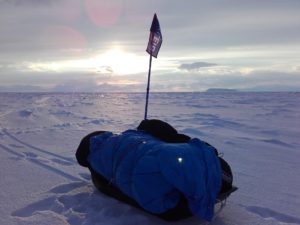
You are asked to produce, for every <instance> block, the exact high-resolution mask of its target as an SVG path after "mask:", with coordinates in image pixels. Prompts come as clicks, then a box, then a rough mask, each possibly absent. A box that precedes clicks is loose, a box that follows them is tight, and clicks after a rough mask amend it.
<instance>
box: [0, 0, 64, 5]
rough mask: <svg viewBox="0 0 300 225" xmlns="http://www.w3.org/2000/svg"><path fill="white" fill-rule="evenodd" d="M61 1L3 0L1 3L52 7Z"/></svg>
mask: <svg viewBox="0 0 300 225" xmlns="http://www.w3.org/2000/svg"><path fill="white" fill-rule="evenodd" d="M57 2H61V0H2V1H0V3H6V4H11V5H14V6H42V5H46V6H48V5H51V4H55V3H57Z"/></svg>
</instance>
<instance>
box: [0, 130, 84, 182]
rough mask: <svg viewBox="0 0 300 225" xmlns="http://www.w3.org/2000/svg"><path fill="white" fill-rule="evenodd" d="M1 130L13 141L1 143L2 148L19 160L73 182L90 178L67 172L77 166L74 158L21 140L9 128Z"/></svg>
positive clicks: (4, 135)
mask: <svg viewBox="0 0 300 225" xmlns="http://www.w3.org/2000/svg"><path fill="white" fill-rule="evenodd" d="M1 131H2V137H8V138H9V139H10V140H11V141H13V142H12V143H11V144H1V143H0V148H1V149H3V150H5V151H6V152H8V153H10V154H12V155H14V156H15V157H16V159H17V160H26V161H28V162H30V163H33V164H34V165H37V166H39V167H42V168H44V169H46V170H48V171H50V172H52V173H54V174H56V175H59V176H62V177H64V178H66V179H68V180H70V181H72V182H74V181H84V182H86V181H87V180H88V179H89V178H88V175H85V174H79V175H72V174H69V173H68V172H66V171H68V170H67V168H68V167H70V166H77V162H76V161H75V160H74V159H73V158H70V157H66V156H61V155H59V154H56V153H53V152H51V151H49V150H45V149H42V148H39V147H36V146H34V145H31V144H29V143H27V142H25V141H22V140H20V139H19V138H17V137H16V136H14V135H13V134H11V133H10V132H9V131H8V130H7V129H2V130H1Z"/></svg>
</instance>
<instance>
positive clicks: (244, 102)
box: [0, 93, 300, 225]
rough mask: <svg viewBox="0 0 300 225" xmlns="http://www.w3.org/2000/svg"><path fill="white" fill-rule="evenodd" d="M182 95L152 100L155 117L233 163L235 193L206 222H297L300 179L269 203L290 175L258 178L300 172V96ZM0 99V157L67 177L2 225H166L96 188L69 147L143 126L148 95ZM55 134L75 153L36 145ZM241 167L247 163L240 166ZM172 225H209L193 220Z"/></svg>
mask: <svg viewBox="0 0 300 225" xmlns="http://www.w3.org/2000/svg"><path fill="white" fill-rule="evenodd" d="M181 97H182V96H181V95H180V94H177V95H176V94H164V93H162V94H153V95H151V96H150V107H149V114H150V115H151V117H152V118H160V119H162V120H166V121H167V122H169V123H171V124H172V125H174V127H175V128H176V129H178V130H179V131H180V132H182V133H186V134H188V135H191V136H193V137H199V138H201V139H202V138H203V139H205V140H207V141H208V142H209V143H211V144H213V145H215V146H216V147H217V148H218V147H219V148H220V149H221V152H223V151H225V159H227V160H228V161H229V163H231V166H232V169H233V172H234V180H235V184H236V185H237V186H239V190H238V191H237V192H236V193H234V194H233V196H232V197H230V198H229V200H228V203H227V207H225V209H224V210H223V211H222V212H221V213H220V214H219V215H217V216H216V218H215V219H214V221H212V222H211V223H210V224H212V225H234V224H241V225H244V224H245V225H246V224H247V225H248V224H249V225H250V224H270V225H271V224H275V225H281V224H300V218H299V217H297V216H295V215H297V213H295V212H297V211H298V212H299V214H298V215H300V211H299V208H300V196H299V193H298V192H297V191H295V190H296V188H295V187H297V186H299V183H297V180H296V181H295V182H296V183H295V184H288V185H286V183H284V185H285V186H284V187H282V190H281V191H282V193H283V194H281V193H276V192H274V193H272V192H271V195H270V196H268V197H267V196H266V199H264V198H263V196H264V194H265V193H267V192H264V191H265V189H267V188H272V187H274V186H275V187H276V186H278V185H280V179H282V178H285V173H284V172H282V171H277V173H276V174H275V176H278V177H279V175H280V178H278V179H271V180H270V182H265V181H264V179H262V178H260V176H261V175H260V173H261V174H264V175H266V176H268V178H269V176H272V175H274V173H273V172H274V171H273V168H269V167H268V166H267V165H275V166H274V169H276V167H277V166H280V165H281V164H280V163H279V162H278V160H279V159H280V160H282V161H281V162H282V164H283V165H282V167H281V168H282V170H289V169H290V168H295V172H294V173H293V174H297V171H299V166H297V160H296V159H295V158H296V156H299V153H298V152H297V151H298V150H299V147H300V144H299V141H298V137H299V134H300V132H299V128H297V127H298V125H299V121H300V113H299V112H300V107H299V101H297V99H298V100H299V95H298V94H293V93H291V94H288V96H284V94H276V93H274V94H273V95H271V94H265V95H259V94H252V95H251V94H240V95H238V94H237V95H232V94H228V96H223V95H221V96H218V95H214V94H212V95H211V94H210V95H208V94H202V95H199V96H197V95H193V94H187V95H185V96H184V100H179V99H180V98H181ZM293 98H294V99H293ZM199 99H200V100H199ZM0 100H1V101H0V102H1V108H0V151H3V152H5V153H6V155H9V156H10V158H9V159H10V160H12V161H13V162H19V163H21V164H20V165H23V168H22V169H25V170H26V165H27V164H30V165H33V167H36V168H40V169H41V170H43V171H45V176H47V174H52V175H55V176H57V177H60V178H61V179H63V180H64V182H61V180H60V181H57V182H55V180H54V183H56V184H55V185H54V186H51V187H49V188H48V190H47V191H46V192H43V193H34V194H35V195H40V199H39V200H37V201H33V202H32V201H31V202H29V203H26V204H24V205H22V206H21V205H19V207H18V208H17V209H15V210H12V211H10V217H9V218H7V215H2V219H3V221H4V222H5V224H13V225H16V224H18V225H19V224H21V225H23V224H24V225H25V224H26V225H36V224H45V225H50V224H57V225H60V224H64V225H66V224H70V225H81V224H82V225H91V224H93V225H96V224H111V225H116V224H125V225H126V224H128V225H130V224H161V225H164V224H170V223H167V222H164V221H162V220H160V219H158V218H156V217H154V216H151V215H149V214H147V213H145V212H143V211H141V210H138V209H135V208H133V207H131V206H128V205H125V204H123V203H121V202H119V201H117V200H114V199H111V198H109V197H107V196H105V195H103V194H101V193H99V192H98V191H97V190H96V189H95V188H94V186H93V185H92V182H91V179H90V175H89V172H88V170H87V169H86V168H81V167H80V166H79V165H78V164H77V162H76V159H75V157H74V154H75V151H76V147H74V146H76V144H74V145H67V144H69V142H70V141H74V140H76V141H77V143H79V140H80V139H81V138H82V137H83V136H84V135H86V134H87V133H89V132H91V131H95V130H110V131H122V130H125V129H128V128H132V127H134V126H137V125H138V123H139V121H140V120H139V119H138V118H142V114H143V112H141V110H140V108H143V94H135V95H134V94H133V95H130V94H69V95H68V94H25V95H24V94H6V95H0ZM11 102H12V103H11ZM297 102H298V104H296V103H297ZM2 106H3V107H2ZM285 118H288V120H284V119H285ZM188 125H190V126H188ZM68 132H72V133H71V134H70V136H66V137H61V136H64V135H65V134H68ZM38 135H40V136H38ZM51 135H52V136H51ZM72 135H75V137H72ZM45 136H46V137H45ZM47 136H49V140H48V139H47ZM50 136H51V138H53V137H56V138H57V139H53V142H56V141H58V143H55V146H59V147H63V148H68V147H69V146H72V147H73V148H72V149H71V150H72V151H71V152H72V154H62V153H60V152H59V150H57V149H56V148H55V147H53V148H52V147H50V148H44V147H40V146H44V144H45V143H43V141H40V140H39V139H38V137H43V138H44V139H43V140H44V141H46V142H47V143H46V144H47V145H46V146H51V141H50ZM35 137H36V138H35ZM24 138H25V139H24ZM65 139H66V140H65ZM28 140H32V141H30V142H29V141H28ZM48 142H49V143H48ZM267 149H271V150H272V151H273V152H272V154H271V153H270V152H268V151H266V150H267ZM237 151H239V153H238V154H237V155H235V154H236V153H237ZM282 152H290V153H293V154H294V155H291V156H289V155H286V154H285V153H282ZM262 157H265V159H263V160H262ZM1 160H2V159H0V161H1ZM242 160H244V161H245V162H246V163H241V162H240V161H242ZM253 162H254V163H255V164H251V163H253ZM254 165H255V166H254ZM256 167H257V168H256ZM290 172H291V173H292V171H290ZM290 176H291V175H290ZM295 176H297V175H295ZM298 176H299V174H298ZM287 178H289V177H287ZM18 179H20V178H17V179H16V180H18ZM38 179H41V178H37V183H36V184H34V185H38V182H39V181H38ZM288 180H291V179H288ZM252 181H254V182H252ZM24 182H25V181H24ZM255 182H265V183H264V185H266V187H261V188H259V187H258V184H256V183H255ZM298 182H299V181H298ZM17 185H18V184H17ZM289 189H290V190H291V191H292V192H291V193H289V192H288V190H289ZM274 190H277V189H274ZM249 192H252V193H253V196H252V195H251V194H249ZM278 195H279V196H278ZM277 197H279V198H280V200H278V201H280V202H283V203H284V202H291V203H284V204H285V205H286V206H289V207H288V208H289V209H293V210H294V211H293V212H292V213H291V214H290V213H289V210H288V209H287V210H285V208H284V207H280V204H279V203H278V201H277V199H276V198H277ZM270 198H271V200H270ZM284 198H286V199H284ZM1 204H3V203H1ZM290 204H294V205H292V206H290ZM273 205H276V207H275V206H273ZM278 208H281V210H282V211H281V210H278ZM8 213H9V212H8ZM292 215H293V216H292ZM5 218H6V219H5ZM0 222H1V221H0ZM176 224H178V225H181V224H182V225H183V224H191V225H193V224H195V225H196V224H206V222H204V221H201V220H199V219H197V218H190V219H187V220H184V221H180V222H177V223H176Z"/></svg>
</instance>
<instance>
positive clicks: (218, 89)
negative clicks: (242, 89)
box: [206, 88, 238, 92]
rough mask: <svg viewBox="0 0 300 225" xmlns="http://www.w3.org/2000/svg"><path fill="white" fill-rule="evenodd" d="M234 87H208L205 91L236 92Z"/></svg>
mask: <svg viewBox="0 0 300 225" xmlns="http://www.w3.org/2000/svg"><path fill="white" fill-rule="evenodd" d="M237 91H238V90H236V89H228V88H209V89H207V90H206V92H237Z"/></svg>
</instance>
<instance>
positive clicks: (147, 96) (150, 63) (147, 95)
mask: <svg viewBox="0 0 300 225" xmlns="http://www.w3.org/2000/svg"><path fill="white" fill-rule="evenodd" d="M151 66H152V54H150V59H149V70H148V83H147V93H146V105H145V116H144V119H145V120H146V119H147V112H148V99H149V89H150V76H151Z"/></svg>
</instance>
